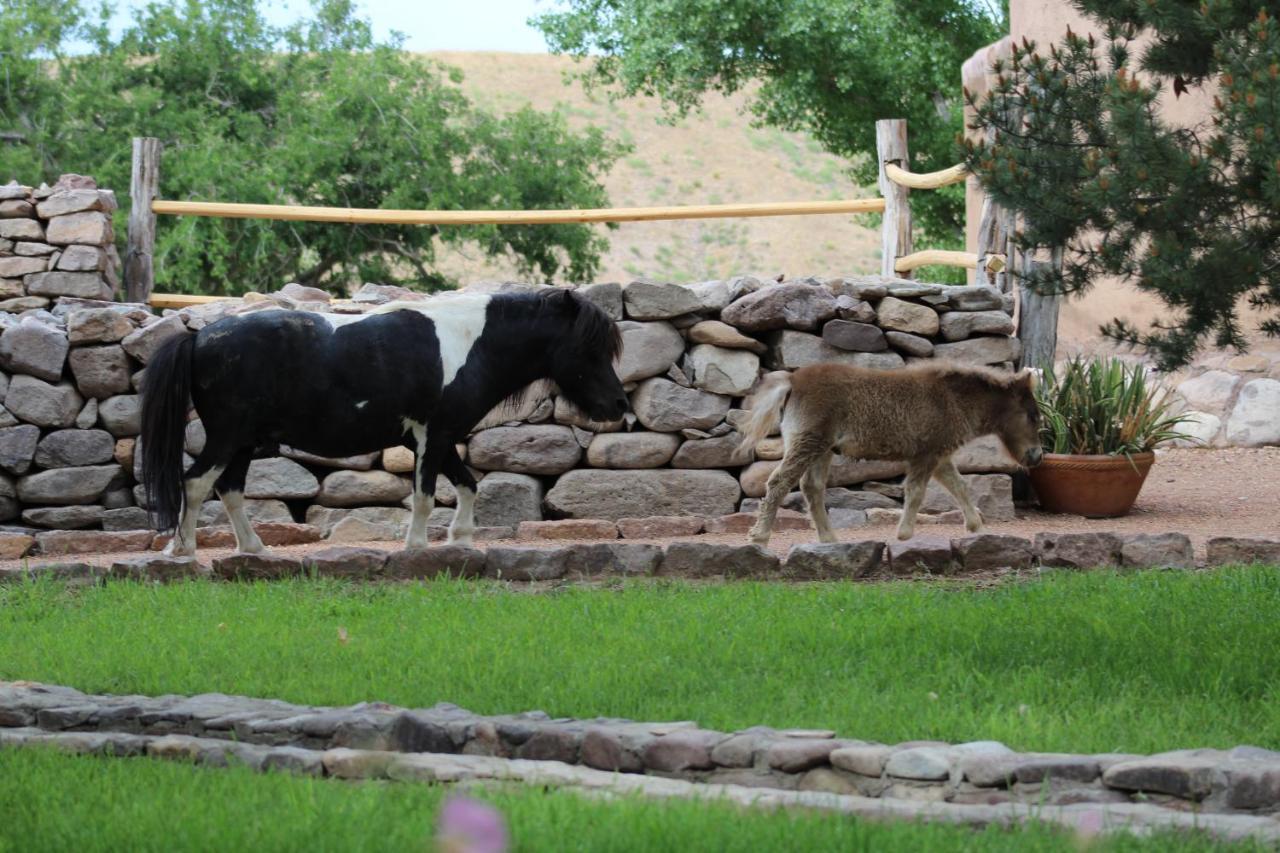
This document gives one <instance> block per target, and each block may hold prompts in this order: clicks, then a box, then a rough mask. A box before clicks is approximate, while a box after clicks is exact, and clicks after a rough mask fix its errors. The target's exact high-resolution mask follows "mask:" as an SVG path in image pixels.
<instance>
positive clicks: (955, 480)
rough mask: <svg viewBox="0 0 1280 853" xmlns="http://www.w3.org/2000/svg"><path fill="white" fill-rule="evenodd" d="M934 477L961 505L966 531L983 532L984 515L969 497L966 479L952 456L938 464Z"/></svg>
mask: <svg viewBox="0 0 1280 853" xmlns="http://www.w3.org/2000/svg"><path fill="white" fill-rule="evenodd" d="M933 476H934V477H936V478H937V480H938V482H939V483H941V484H942V487H943V488H944V489H946V490H947V491H948V492H950V493H951V497H953V498H955V499H956V503H958V504H960V511H961V512H963V513H964V527H965V530H968V531H969V532H970V533H977V532H978V531H979V530H981V529H982V515H981V514H980V513H979V512H978V508H977V507H975V506H974V505H973V498H972V497H970V496H969V487H968V486H966V485H965V484H964V478H962V477H961V476H960V472H959V471H958V470H956V463H954V462H952V461H951V457H950V456H948V457H947V458H946V459H943V460H942V461H941V462H939V463H938V467H937V468H935V469H934V470H933Z"/></svg>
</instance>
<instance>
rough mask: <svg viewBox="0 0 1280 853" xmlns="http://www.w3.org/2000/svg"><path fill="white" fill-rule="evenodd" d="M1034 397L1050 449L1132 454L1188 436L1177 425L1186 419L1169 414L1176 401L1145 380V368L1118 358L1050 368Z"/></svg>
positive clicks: (1074, 360)
mask: <svg viewBox="0 0 1280 853" xmlns="http://www.w3.org/2000/svg"><path fill="white" fill-rule="evenodd" d="M1036 402H1037V403H1039V405H1040V413H1041V415H1042V416H1043V419H1044V423H1043V426H1042V427H1041V429H1040V440H1041V443H1042V445H1043V446H1044V449H1045V452H1047V453H1072V454H1098V455H1108V456H1118V455H1124V456H1129V455H1130V454H1133V453H1143V452H1145V451H1148V450H1152V449H1154V448H1155V446H1156V445H1158V444H1160V443H1161V442H1165V441H1169V440H1171V439H1175V438H1187V437H1188V436H1187V435H1185V434H1184V433H1181V432H1179V431H1178V430H1177V427H1178V425H1179V424H1181V423H1183V422H1184V421H1186V420H1187V418H1186V417H1185V416H1183V415H1175V414H1171V413H1170V411H1169V407H1170V405H1171V403H1172V401H1171V400H1170V399H1169V398H1168V397H1167V396H1166V395H1165V394H1164V393H1163V391H1162V389H1161V388H1160V387H1159V386H1157V385H1153V384H1152V383H1150V382H1148V381H1147V374H1146V370H1145V368H1144V367H1143V366H1142V365H1141V364H1125V363H1124V362H1123V361H1121V360H1120V359H1118V358H1089V359H1086V358H1080V357H1076V358H1072V359H1070V360H1069V361H1067V362H1065V363H1064V364H1062V365H1061V366H1060V367H1058V368H1054V367H1053V366H1052V365H1050V366H1048V367H1046V368H1045V369H1044V371H1043V376H1042V378H1041V381H1040V382H1038V383H1037V384H1036Z"/></svg>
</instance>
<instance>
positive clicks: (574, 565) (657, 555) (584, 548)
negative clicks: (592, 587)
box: [564, 542, 662, 577]
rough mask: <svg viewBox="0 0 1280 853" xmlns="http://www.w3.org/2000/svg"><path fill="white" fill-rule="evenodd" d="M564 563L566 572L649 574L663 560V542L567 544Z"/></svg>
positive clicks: (582, 573) (596, 575)
mask: <svg viewBox="0 0 1280 853" xmlns="http://www.w3.org/2000/svg"><path fill="white" fill-rule="evenodd" d="M564 563H565V573H566V574H568V575H580V576H583V577H599V576H602V575H652V574H656V573H657V571H658V566H660V565H661V564H662V546H660V545H647V544H643V543H638V542H594V543H581V544H577V545H569V546H566V547H565V549H564Z"/></svg>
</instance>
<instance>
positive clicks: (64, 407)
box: [4, 374, 84, 428]
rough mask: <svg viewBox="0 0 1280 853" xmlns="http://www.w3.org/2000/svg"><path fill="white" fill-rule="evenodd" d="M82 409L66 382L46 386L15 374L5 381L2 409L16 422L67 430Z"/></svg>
mask: <svg viewBox="0 0 1280 853" xmlns="http://www.w3.org/2000/svg"><path fill="white" fill-rule="evenodd" d="M83 406H84V398H83V397H81V396H80V392H78V391H77V390H76V388H75V386H74V385H72V384H71V383H70V382H59V383H58V384H56V385H50V384H49V383H48V382H44V381H43V380H40V379H37V378H35V377H34V376H26V375H23V374H19V375H17V376H14V377H13V378H12V379H11V380H10V381H9V390H8V392H7V393H6V394H5V397H4V407H5V408H6V409H8V410H9V411H10V412H12V413H13V414H14V416H15V417H17V418H18V419H19V420H23V421H26V422H27V423H29V424H36V425H37V426H42V427H50V428H52V427H69V426H71V425H72V424H74V423H75V422H76V415H78V414H80V409H81V408H82V407H83Z"/></svg>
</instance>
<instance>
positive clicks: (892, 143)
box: [876, 118, 914, 278]
mask: <svg viewBox="0 0 1280 853" xmlns="http://www.w3.org/2000/svg"><path fill="white" fill-rule="evenodd" d="M876 157H878V158H879V164H880V195H881V196H883V197H884V223H883V225H881V226H880V274H881V275H886V276H894V277H898V278H911V277H912V276H914V273H911V272H904V273H899V272H897V271H896V270H894V268H893V264H894V261H896V260H897V259H898V258H900V257H902V256H903V255H909V254H911V190H909V189H907V188H906V187H903V186H899V185H898V184H895V183H894V182H893V181H891V180H889V176H888V175H886V174H885V172H884V166H885V163H896V164H897V165H898V166H900V167H902V168H903V169H906V170H907V171H910V167H911V161H910V159H908V157H907V120H906V119H902V118H886V119H880V120H879V121H877V122H876Z"/></svg>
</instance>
